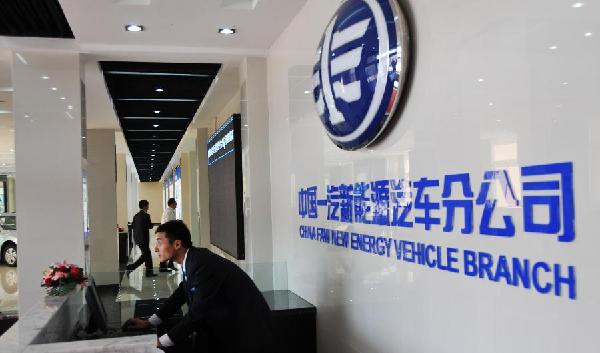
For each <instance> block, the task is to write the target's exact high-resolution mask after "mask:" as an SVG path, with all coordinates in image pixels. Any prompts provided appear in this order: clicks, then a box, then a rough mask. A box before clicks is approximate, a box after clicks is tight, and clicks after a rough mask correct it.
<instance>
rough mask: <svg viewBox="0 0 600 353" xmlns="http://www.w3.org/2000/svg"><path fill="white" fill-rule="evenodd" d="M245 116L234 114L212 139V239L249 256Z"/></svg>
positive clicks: (231, 251) (237, 254) (209, 146)
mask: <svg viewBox="0 0 600 353" xmlns="http://www.w3.org/2000/svg"><path fill="white" fill-rule="evenodd" d="M241 147H242V138H241V118H240V115H239V114H234V115H232V116H231V117H230V118H229V119H227V121H226V122H225V123H223V125H221V127H219V128H218V129H217V130H216V131H215V133H214V134H213V135H212V136H211V137H210V138H209V139H208V144H207V150H208V184H209V212H210V242H211V243H212V244H213V245H215V246H216V247H218V248H220V249H222V250H223V251H225V252H226V253H228V254H229V255H231V256H233V257H234V258H236V259H238V260H244V258H245V254H244V253H245V243H244V213H243V205H242V202H243V184H242V148H241Z"/></svg>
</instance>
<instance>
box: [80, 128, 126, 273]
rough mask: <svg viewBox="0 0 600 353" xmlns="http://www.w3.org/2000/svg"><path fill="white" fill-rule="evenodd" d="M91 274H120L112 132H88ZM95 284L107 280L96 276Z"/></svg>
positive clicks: (113, 137)
mask: <svg viewBox="0 0 600 353" xmlns="http://www.w3.org/2000/svg"><path fill="white" fill-rule="evenodd" d="M87 146H88V148H87V154H88V158H87V161H88V164H87V175H88V188H87V189H88V213H89V219H90V236H89V245H90V272H91V273H92V274H97V273H106V272H110V273H116V272H117V271H118V270H119V257H118V252H119V241H118V236H117V234H118V233H117V230H116V227H117V183H116V180H115V179H116V174H115V173H116V171H115V166H116V160H115V157H116V155H115V132H114V130H100V129H94V130H88V131H87ZM95 278H96V281H97V282H98V284H104V283H100V282H102V281H101V280H103V279H106V278H107V277H106V276H100V275H96V276H95Z"/></svg>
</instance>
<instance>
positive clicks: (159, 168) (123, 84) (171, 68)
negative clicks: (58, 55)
mask: <svg viewBox="0 0 600 353" xmlns="http://www.w3.org/2000/svg"><path fill="white" fill-rule="evenodd" d="M220 66H221V65H220V64H190V63H144V62H123V61H121V62H117V61H103V62H100V67H101V69H102V72H103V74H104V78H105V81H106V87H107V88H108V92H109V94H110V96H111V97H112V101H113V106H114V109H115V112H116V114H117V116H118V118H119V122H120V126H121V129H122V130H123V134H124V136H125V140H126V141H127V145H128V146H129V151H130V153H131V155H132V157H133V161H134V163H135V166H136V169H137V171H138V175H139V177H140V181H142V182H144V181H156V180H158V179H160V177H161V176H162V174H163V172H164V170H165V168H166V167H167V165H168V164H169V161H170V160H171V158H172V157H173V154H174V153H175V150H176V149H177V146H178V145H179V142H180V141H181V139H182V137H183V135H184V134H185V131H186V130H187V128H188V126H189V124H190V123H191V121H192V119H193V118H194V115H195V114H196V111H197V110H198V107H199V106H200V103H201V102H202V100H203V99H204V97H205V96H206V93H207V92H208V90H209V88H210V86H211V84H212V82H213V80H214V78H215V76H216V75H217V73H218V71H219V68H220Z"/></svg>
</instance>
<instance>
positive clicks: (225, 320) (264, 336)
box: [126, 221, 273, 353]
mask: <svg viewBox="0 0 600 353" xmlns="http://www.w3.org/2000/svg"><path fill="white" fill-rule="evenodd" d="M156 233H157V243H156V248H155V250H154V251H156V252H158V256H159V258H160V260H161V261H167V260H174V261H175V262H177V263H179V264H181V266H182V270H183V281H182V282H181V284H180V285H179V287H178V288H177V290H175V292H174V293H173V294H172V295H171V296H170V297H169V299H168V300H167V301H166V302H165V303H164V304H163V306H162V307H161V308H160V309H159V310H158V311H157V312H156V314H154V315H152V317H150V319H149V320H143V319H138V318H134V319H130V320H128V322H127V323H126V326H130V327H135V328H149V327H150V326H151V325H154V326H159V327H158V331H159V334H160V333H161V327H160V325H161V324H163V323H164V322H165V321H166V320H168V319H169V318H170V317H171V316H172V315H173V314H174V313H175V312H176V311H177V310H178V309H179V308H180V307H181V306H182V305H183V304H186V303H187V305H188V308H189V311H188V313H187V314H186V315H185V316H184V317H183V319H181V320H180V321H179V322H177V324H175V325H174V326H173V327H171V328H170V329H168V330H167V332H166V333H165V334H162V335H160V337H159V338H158V348H162V349H165V350H166V351H169V350H172V349H174V348H176V347H177V345H179V344H182V343H184V342H186V341H187V340H188V337H189V336H190V334H192V333H194V332H195V333H196V337H197V344H196V350H202V351H206V352H211V353H217V352H218V353H267V352H272V351H273V350H272V332H271V325H270V319H269V315H270V310H269V307H268V305H267V303H266V301H265V299H264V297H263V296H262V294H261V293H260V291H259V290H258V288H257V287H256V285H255V284H254V282H252V280H251V279H250V277H248V275H247V274H246V273H245V272H244V271H242V270H241V269H240V268H239V267H238V266H237V265H235V264H234V263H232V262H231V261H229V260H227V259H225V258H223V257H221V256H218V255H216V254H213V253H212V252H210V251H209V250H207V249H204V248H196V247H193V246H192V241H191V236H190V231H189V229H188V228H187V227H186V225H185V224H183V222H181V221H170V222H167V223H164V224H162V225H160V226H159V227H158V229H157V230H156ZM165 347H173V348H165Z"/></svg>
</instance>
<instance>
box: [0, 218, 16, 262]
mask: <svg viewBox="0 0 600 353" xmlns="http://www.w3.org/2000/svg"><path fill="white" fill-rule="evenodd" d="M0 262H3V263H5V264H7V265H8V266H10V267H15V266H17V215H16V214H14V213H2V214H0Z"/></svg>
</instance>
